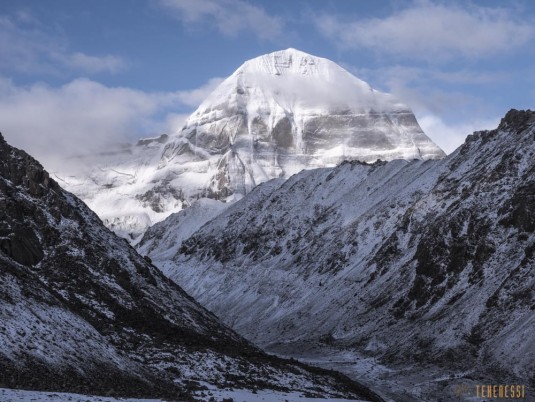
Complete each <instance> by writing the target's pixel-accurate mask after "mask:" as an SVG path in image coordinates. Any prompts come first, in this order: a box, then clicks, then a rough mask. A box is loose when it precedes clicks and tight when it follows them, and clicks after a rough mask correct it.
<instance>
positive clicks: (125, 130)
mask: <svg viewBox="0 0 535 402" xmlns="http://www.w3.org/2000/svg"><path fill="white" fill-rule="evenodd" d="M534 39H535V2H532V1H529V0H526V1H509V2H504V1H492V0H488V1H471V2H470V1H458V2H456V1H432V0H415V1H388V0H375V1H357V0H336V1H334V0H333V1H325V0H309V1H300V0H292V1H282V0H271V1H261V0H258V1H252V0H132V1H109V0H91V1H81V0H50V1H43V0H18V1H10V0H0V130H1V131H2V132H3V133H4V136H5V137H6V138H7V139H8V141H10V142H11V143H13V144H15V145H17V146H20V147H24V148H25V149H27V150H29V151H30V152H32V153H33V154H34V155H36V156H37V157H38V158H41V159H43V161H44V162H45V166H53V164H54V163H60V162H61V159H62V157H63V155H65V154H68V153H72V152H81V151H86V150H93V149H98V148H100V147H102V146H104V145H105V144H107V143H108V142H117V141H129V140H132V139H136V138H139V137H143V136H150V135H154V134H157V133H160V132H172V131H176V130H178V128H179V127H180V126H181V124H182V122H183V121H184V118H185V117H186V116H187V115H188V114H189V113H190V112H192V111H193V110H194V109H195V107H196V106H197V105H198V104H199V103H200V101H201V100H202V99H203V98H204V97H205V96H206V95H207V94H208V93H209V92H210V91H211V90H212V89H213V88H214V87H215V86H216V85H217V84H218V83H219V82H220V81H221V79H222V78H224V77H226V76H228V75H230V74H231V73H232V72H233V71H234V70H235V69H236V68H237V67H239V66H240V65H241V64H242V63H243V62H244V61H245V60H247V59H250V58H253V57H256V56H258V55H261V54H264V53H269V52H271V51H274V50H279V49H285V48H288V47H294V48H297V49H300V50H303V51H305V52H308V53H311V54H314V55H317V56H321V57H326V58H329V59H331V60H333V61H335V62H337V63H339V64H340V65H342V66H343V67H345V68H346V69H348V70H349V71H351V72H352V73H354V74H355V75H357V76H358V77H359V78H361V79H363V80H365V81H367V82H368V83H370V84H371V85H372V86H373V87H374V88H376V89H378V90H382V91H386V92H390V93H393V94H394V95H396V96H398V97H399V98H400V99H402V100H403V101H404V102H405V103H407V104H408V105H409V106H410V107H411V108H412V109H413V110H414V112H415V113H416V115H417V117H418V119H419V121H420V124H421V125H422V127H423V128H424V130H425V131H426V132H427V134H428V135H429V136H430V137H431V138H433V139H434V140H435V141H436V142H437V143H438V144H439V145H440V146H442V147H443V148H444V149H445V150H446V151H447V152H450V151H452V150H453V149H454V148H455V147H456V146H458V145H459V144H460V143H461V142H462V141H463V139H464V138H465V136H466V135H467V134H469V133H470V132H472V131H473V130H476V129H485V128H492V127H494V126H495V125H496V124H497V122H498V121H499V118H500V117H501V116H503V114H505V112H506V111H507V110H508V109H510V108H513V107H514V108H522V109H526V108H534V103H535V62H534V60H535V46H534V45H533V43H534Z"/></svg>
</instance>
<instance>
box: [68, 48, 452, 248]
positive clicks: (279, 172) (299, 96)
mask: <svg viewBox="0 0 535 402" xmlns="http://www.w3.org/2000/svg"><path fill="white" fill-rule="evenodd" d="M443 156H444V152H443V151H442V150H441V149H440V148H438V147H437V146H436V145H435V144H434V143H433V142H432V141H431V140H430V139H429V138H428V137H427V136H426V135H425V134H424V133H423V131H422V130H421V128H420V126H419V125H418V122H417V121H416V118H415V117H414V115H413V113H412V112H411V111H410V109H409V108H408V107H407V106H406V105H404V104H402V103H401V102H400V101H398V100H397V99H395V98H394V97H393V96H391V95H388V94H385V93H381V92H379V91H376V90H374V89H372V88H371V87H370V86H369V85H368V84H367V83H365V82H363V81H361V80H360V79H358V78H356V77H355V76H353V75H352V74H350V73H349V72H348V71H346V70H344V69H343V68H342V67H340V66H339V65H337V64H335V63H333V62H332V61H330V60H327V59H323V58H320V57H315V56H312V55H309V54H306V53H303V52H301V51H298V50H295V49H287V50H284V51H278V52H274V53H270V54H266V55H263V56H260V57H257V58H255V59H252V60H249V61H247V62H245V63H244V64H243V65H242V66H241V67H240V68H238V69H237V70H236V71H235V72H234V73H233V74H232V75H231V76H230V77H228V78H227V79H226V80H225V81H223V82H222V83H221V84H220V85H219V86H218V87H217V88H216V89H215V90H214V91H213V92H212V94H211V95H209V96H208V98H207V99H206V100H205V101H204V102H203V103H202V104H201V105H200V106H199V108H198V109H197V110H196V111H195V112H194V113H193V114H192V115H191V116H190V117H189V118H188V120H187V121H186V123H185V125H184V127H183V129H182V130H181V132H179V133H176V134H174V135H172V136H162V137H159V138H154V139H148V140H142V141H140V142H139V143H138V144H136V145H135V146H132V147H128V148H125V149H123V150H122V151H120V152H118V153H115V154H113V155H109V154H108V155H106V156H104V157H103V159H101V160H100V161H97V162H96V163H94V164H95V165H96V166H97V167H96V168H95V167H93V169H92V170H91V171H89V172H88V173H87V175H82V176H77V177H64V176H65V175H60V176H61V177H62V178H63V180H64V181H63V182H62V185H64V186H65V187H66V188H67V189H68V190H70V191H72V192H74V193H75V194H77V195H78V196H80V197H81V198H82V199H83V200H84V201H85V202H87V204H88V205H89V206H90V207H91V208H92V209H93V210H94V211H96V212H97V213H98V214H99V216H100V217H101V218H103V220H104V222H105V223H106V224H107V225H108V227H110V228H112V229H113V230H115V231H116V232H117V233H120V234H121V235H123V236H124V235H128V234H129V235H131V236H130V237H131V238H132V237H135V236H136V235H137V234H139V233H141V232H143V231H144V229H145V228H146V227H147V226H149V225H151V224H153V223H155V222H158V221H160V220H162V219H164V218H166V217H167V216H168V215H169V214H171V213H172V212H177V211H179V210H181V209H183V208H184V207H185V206H189V205H190V204H191V202H192V201H193V200H195V199H197V198H201V197H208V198H213V199H219V200H226V201H231V200H235V199H238V198H240V197H241V196H243V195H244V194H247V193H248V192H249V191H251V189H253V188H254V187H255V186H256V185H258V184H260V183H262V182H265V181H267V180H270V179H273V178H279V177H282V178H288V177H290V176H291V175H293V174H295V173H297V172H299V171H301V170H303V169H310V168H317V167H326V166H335V165H336V164H337V163H339V162H340V161H342V160H345V159H347V160H361V161H368V162H372V161H375V160H377V159H382V160H391V159H400V158H401V159H407V160H412V159H436V158H441V157H443Z"/></svg>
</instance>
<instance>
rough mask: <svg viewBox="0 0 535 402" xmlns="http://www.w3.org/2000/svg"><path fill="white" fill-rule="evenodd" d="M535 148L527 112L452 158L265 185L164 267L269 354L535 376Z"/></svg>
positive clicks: (471, 140) (534, 117) (348, 165)
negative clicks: (347, 355) (334, 355)
mask: <svg viewBox="0 0 535 402" xmlns="http://www.w3.org/2000/svg"><path fill="white" fill-rule="evenodd" d="M534 153H535V112H532V111H515V110H512V111H510V112H509V113H507V115H506V116H505V117H504V118H503V119H502V122H501V123H500V126H499V127H498V128H497V129H496V130H492V131H482V132H476V133H474V134H473V135H471V136H469V137H468V139H467V141H466V143H465V144H464V145H463V146H461V147H460V148H459V149H457V150H456V151H455V152H454V153H453V154H451V155H449V156H448V157H447V158H445V159H443V160H439V161H412V162H408V161H392V162H388V163H386V162H377V163H374V164H371V165H370V164H363V163H359V162H345V163H342V164H341V165H340V166H338V167H336V168H334V169H319V170H312V171H305V172H301V173H299V174H297V175H295V176H293V177H291V178H290V179H289V180H287V181H285V182H281V181H271V182H268V183H265V184H263V185H261V186H259V187H257V188H256V189H255V190H253V191H252V192H251V193H250V194H249V195H248V196H246V197H245V198H244V199H242V200H241V201H239V202H237V203H236V204H234V205H232V206H230V207H229V208H228V209H227V210H226V211H225V212H223V213H222V214H221V215H219V216H218V217H217V218H215V219H214V220H213V221H211V222H209V223H208V224H206V225H204V226H203V227H202V228H201V229H200V230H199V231H198V232H196V233H195V234H193V235H192V236H191V237H190V238H189V239H188V240H186V241H184V242H183V243H182V247H181V249H180V251H179V252H178V253H177V254H176V255H175V257H174V258H173V259H172V261H169V260H168V261H157V262H156V263H157V264H158V265H159V266H160V267H161V268H162V270H163V271H164V272H165V273H166V274H167V275H169V276H170V277H171V278H172V279H173V280H175V281H176V282H177V283H179V284H181V286H183V287H184V288H185V289H187V290H188V291H189V292H190V293H191V294H193V295H194V296H195V297H196V298H197V300H199V301H200V302H201V303H202V304H203V305H204V306H206V307H207V308H209V309H210V310H212V311H213V312H214V313H216V315H218V316H219V317H221V318H222V319H223V320H224V322H226V323H227V324H229V325H231V326H232V327H233V328H234V329H236V330H237V331H238V332H239V333H241V334H242V335H244V336H246V337H247V338H248V339H250V340H253V341H254V342H256V343H258V344H260V345H263V346H264V347H267V348H268V349H269V350H274V351H278V352H280V353H287V352H289V351H292V352H293V353H294V354H295V353H296V351H299V350H301V351H305V350H308V349H309V348H310V347H312V346H310V345H313V347H320V348H321V347H325V348H327V347H329V348H331V347H335V349H338V350H344V349H345V348H348V347H349V348H351V349H352V350H355V351H358V352H359V353H364V354H370V355H372V356H376V357H379V358H380V359H381V361H382V362H383V363H385V364H387V365H392V366H397V367H404V368H405V369H407V368H408V367H417V368H418V367H420V370H421V367H422V366H421V365H422V364H423V362H430V361H434V362H436V366H435V367H438V369H437V370H438V371H437V372H438V373H440V374H441V375H443V376H444V377H445V378H448V377H447V376H449V375H450V374H451V375H454V376H457V375H461V374H459V373H464V374H462V375H467V374H466V373H468V372H469V373H470V375H471V376H472V377H471V378H480V379H481V378H487V380H489V378H490V379H492V381H493V382H496V381H498V380H499V381H500V382H506V381H509V380H511V381H515V380H516V381H519V380H520V381H523V382H524V383H528V384H533V383H534V381H535V379H534V378H533V373H535V366H534V363H533V362H534V361H535V355H534V352H535V344H534V340H533V337H532V336H531V334H532V333H533V331H534V330H535V314H534V310H535V293H534V289H535V283H534V278H535V276H534V275H533V274H534V267H535V260H534V258H535V256H534V253H533V251H534V250H535V248H534V247H535V235H534V229H535V222H534V216H535V159H534V158H533V155H534ZM159 225H165V221H164V222H162V223H160V224H158V225H156V226H155V228H154V230H156V229H157V228H158V226H159ZM168 230H172V229H171V228H168ZM155 250H158V246H155ZM158 252H160V253H161V252H162V250H159V251H158ZM307 345H308V346H307ZM322 345H323V346H322ZM303 353H304V352H303ZM415 365H416V366H415ZM419 365H420V366H419ZM449 381H450V382H452V381H453V380H451V379H450V380H449ZM458 381H463V380H462V379H461V380H458ZM492 381H491V382H492ZM437 386H438V385H437ZM413 397H414V396H413ZM409 400H410V399H409Z"/></svg>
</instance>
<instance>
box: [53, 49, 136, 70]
mask: <svg viewBox="0 0 535 402" xmlns="http://www.w3.org/2000/svg"><path fill="white" fill-rule="evenodd" d="M60 60H61V61H62V62H63V63H64V64H65V65H66V66H69V67H72V68H73V69H76V70H79V71H85V72H88V73H100V72H109V73H117V72H119V71H121V70H124V69H125V67H126V63H125V62H124V60H123V59H121V58H120V57H117V56H112V55H106V56H100V57H99V56H90V55H87V54H85V53H81V52H75V53H70V54H67V55H60Z"/></svg>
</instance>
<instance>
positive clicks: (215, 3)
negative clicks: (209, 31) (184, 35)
mask: <svg viewBox="0 0 535 402" xmlns="http://www.w3.org/2000/svg"><path fill="white" fill-rule="evenodd" d="M159 2H160V4H161V5H162V6H164V7H166V8H167V9H169V10H171V11H173V12H174V15H175V16H176V17H177V18H178V19H180V20H181V21H182V22H184V23H185V24H187V25H192V24H196V23H200V22H207V23H209V24H212V25H214V26H215V27H216V28H217V29H218V30H219V31H220V32H221V33H222V34H224V35H227V36H236V35H237V34H238V33H240V32H243V31H249V32H252V33H254V34H255V35H256V36H258V37H259V38H260V39H274V38H279V37H281V36H282V34H283V31H284V22H283V21H282V19H281V18H279V17H276V16H271V15H269V14H268V13H267V12H266V11H265V10H264V9H263V8H261V7H258V6H255V5H252V4H250V3H248V2H246V1H244V0H160V1H159Z"/></svg>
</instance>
